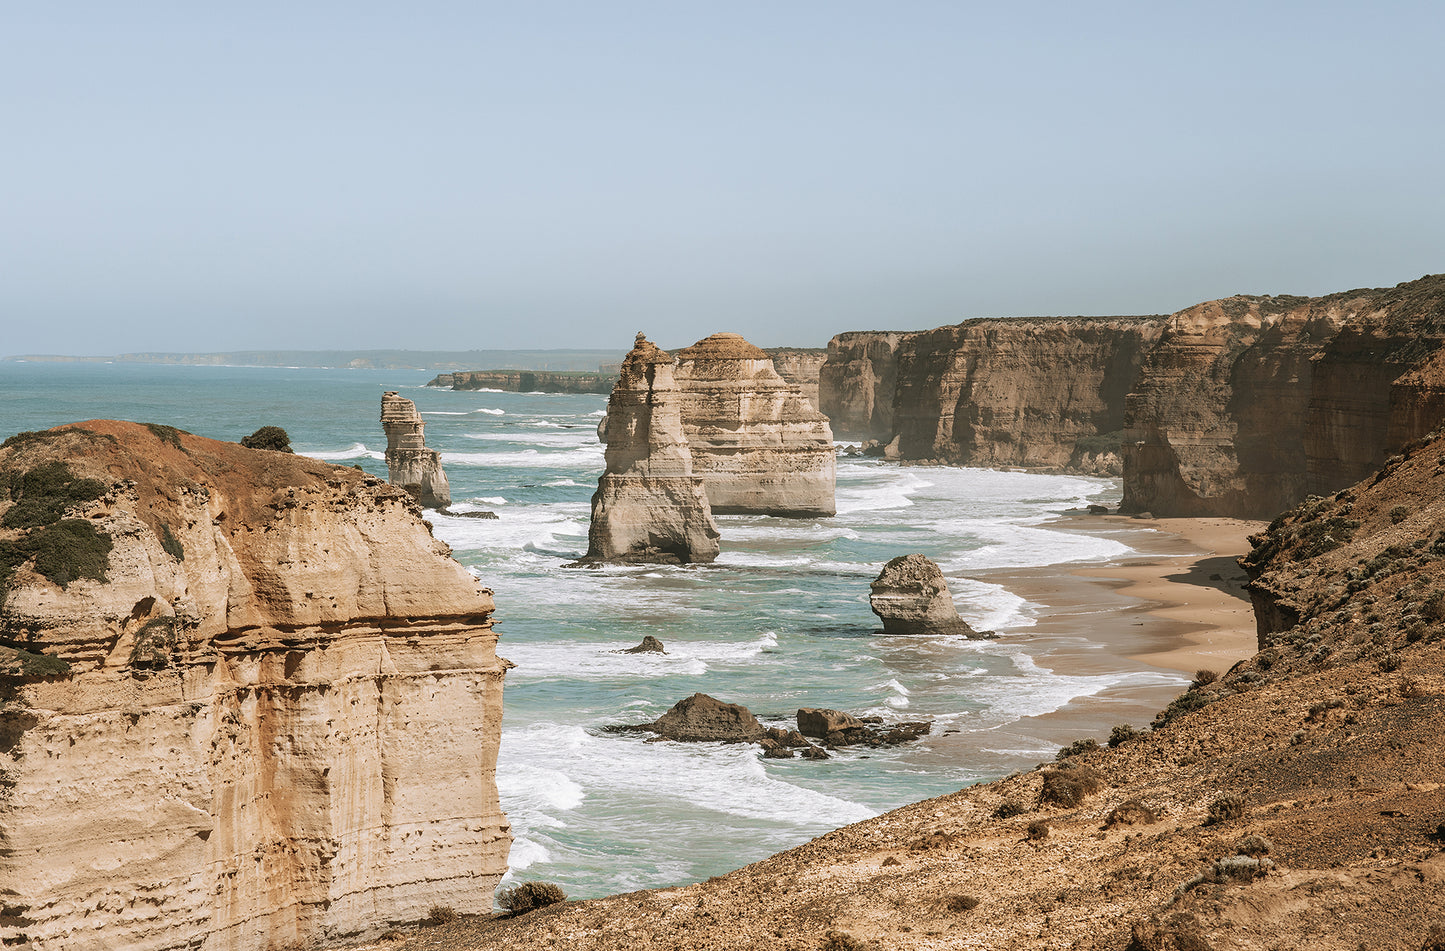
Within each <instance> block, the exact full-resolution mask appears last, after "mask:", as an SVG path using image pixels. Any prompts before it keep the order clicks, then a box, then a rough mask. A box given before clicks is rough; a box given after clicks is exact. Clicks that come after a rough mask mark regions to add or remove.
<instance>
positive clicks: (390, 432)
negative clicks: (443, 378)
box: [381, 390, 452, 509]
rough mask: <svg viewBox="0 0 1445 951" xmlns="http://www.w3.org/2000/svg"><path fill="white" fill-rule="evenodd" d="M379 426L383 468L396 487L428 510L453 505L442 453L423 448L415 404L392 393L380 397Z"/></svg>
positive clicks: (422, 427) (422, 435) (423, 439)
mask: <svg viewBox="0 0 1445 951" xmlns="http://www.w3.org/2000/svg"><path fill="white" fill-rule="evenodd" d="M381 425H382V428H383V429H385V430H386V468H387V471H388V472H389V481H390V482H391V484H392V485H399V486H401V487H402V488H403V489H405V490H406V491H408V492H410V493H411V494H412V497H414V498H415V499H416V500H417V501H418V502H420V503H421V504H422V505H424V506H426V507H427V508H430V509H444V508H446V507H447V506H448V505H451V504H452V490H451V486H450V485H448V484H447V474H446V473H445V472H443V471H442V454H441V453H439V452H437V451H436V450H435V449H428V448H427V447H426V438H425V436H424V431H425V429H426V423H424V422H422V418H421V413H419V412H417V409H416V404H415V403H413V402H412V401H411V400H409V399H407V398H406V397H404V396H397V395H396V393H395V392H394V391H390V390H389V391H387V392H385V393H383V394H382V395H381Z"/></svg>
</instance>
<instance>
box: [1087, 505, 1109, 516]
mask: <svg viewBox="0 0 1445 951" xmlns="http://www.w3.org/2000/svg"><path fill="white" fill-rule="evenodd" d="M1089 514H1090V515H1108V514H1109V506H1107V505H1091V506H1089Z"/></svg>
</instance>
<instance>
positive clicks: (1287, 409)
mask: <svg viewBox="0 0 1445 951" xmlns="http://www.w3.org/2000/svg"><path fill="white" fill-rule="evenodd" d="M1442 345H1445V275H1435V276H1430V277H1425V278H1422V279H1420V280H1418V281H1411V282H1409V283H1405V284H1400V285H1398V286H1396V287H1392V288H1379V289H1365V290H1354V291H1345V292H1342V293H1339V294H1331V295H1329V296H1327V297H1319V298H1303V297H1245V296H1239V297H1230V298H1225V299H1223V300H1217V301H1209V302H1207V303H1203V304H1199V305H1197V306H1194V307H1190V308H1188V309H1186V310H1183V311H1180V312H1179V313H1177V314H1174V315H1172V316H1170V317H1168V318H1152V317H1151V318H1098V319H1092V318H1090V319H1086V318H1070V319H1056V320H1048V319H1039V318H1019V319H1010V320H992V319H987V320H971V321H965V322H964V323H962V324H958V325H957V326H953V327H941V328H938V329H936V330H930V331H923V332H919V333H908V334H900V333H847V334H839V335H838V336H836V337H834V338H833V340H832V341H831V342H830V343H829V357H828V362H827V364H825V365H824V367H823V368H822V370H821V371H820V377H819V379H820V391H819V403H820V409H822V411H823V412H824V413H825V414H827V415H828V417H829V418H830V420H831V421H832V423H833V428H834V432H835V434H836V435H838V436H839V437H840V438H851V439H876V440H878V441H880V442H882V443H888V442H890V441H892V440H895V439H896V440H897V442H896V444H895V451H896V454H897V456H898V457H899V458H901V459H903V460H905V461H915V462H918V461H929V460H937V461H942V462H947V463H954V464H961V465H981V466H1024V467H1034V468H1047V469H1058V468H1067V469H1072V470H1075V471H1085V472H1114V473H1115V474H1121V475H1122V476H1123V479H1124V509H1125V510H1126V511H1133V512H1143V511H1149V512H1152V513H1153V514H1155V515H1185V516H1195V515H1223V516H1232V517H1239V518H1271V517H1273V515H1274V514H1275V513H1276V512H1278V511H1279V510H1280V509H1282V508H1285V507H1288V506H1290V505H1293V504H1295V503H1297V502H1299V501H1300V500H1301V499H1302V498H1304V496H1305V495H1306V494H1308V493H1316V494H1319V493H1326V492H1333V491H1335V490H1336V489H1339V488H1341V487H1343V486H1345V485H1349V484H1350V483H1352V482H1354V481H1356V480H1358V479H1361V478H1363V477H1364V476H1365V475H1366V474H1368V473H1370V472H1373V471H1374V470H1375V469H1376V468H1378V467H1379V466H1380V464H1382V463H1383V462H1384V461H1385V458H1386V457H1387V456H1388V455H1390V453H1392V452H1394V451H1396V450H1397V449H1398V448H1399V447H1400V446H1401V445H1403V444H1404V443H1406V442H1408V441H1409V440H1411V439H1414V438H1417V437H1419V436H1421V435H1423V434H1424V433H1427V432H1429V431H1431V430H1432V429H1434V428H1435V427H1436V426H1438V425H1439V424H1440V423H1441V421H1442V420H1445V350H1442Z"/></svg>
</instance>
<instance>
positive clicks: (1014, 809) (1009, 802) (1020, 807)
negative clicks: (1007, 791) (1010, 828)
mask: <svg viewBox="0 0 1445 951" xmlns="http://www.w3.org/2000/svg"><path fill="white" fill-rule="evenodd" d="M1028 811H1029V807H1028V806H1025V805H1024V804H1023V803H1021V802H1019V801H1018V800H1017V799H1005V800H1004V801H1003V802H1001V803H999V804H998V808H997V809H995V810H994V811H993V817H994V818H995V819H1012V818H1013V817H1014V816H1021V815H1023V814H1024V813H1026V812H1028Z"/></svg>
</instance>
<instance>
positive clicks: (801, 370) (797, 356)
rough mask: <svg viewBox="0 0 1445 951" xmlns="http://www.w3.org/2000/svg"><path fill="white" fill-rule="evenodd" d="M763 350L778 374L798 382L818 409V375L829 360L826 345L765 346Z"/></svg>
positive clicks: (799, 386)
mask: <svg viewBox="0 0 1445 951" xmlns="http://www.w3.org/2000/svg"><path fill="white" fill-rule="evenodd" d="M763 352H764V353H766V354H767V355H768V359H770V360H772V361H773V369H774V370H776V371H778V376H780V377H782V378H783V379H785V380H787V381H788V382H789V383H793V384H796V385H797V387H798V388H799V389H800V390H801V391H802V393H803V396H804V398H806V399H807V401H808V402H809V403H810V404H812V406H813V408H814V409H818V375H819V374H820V373H821V372H822V371H823V364H825V363H827V362H828V351H827V349H826V348H824V347H764V348H763Z"/></svg>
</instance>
